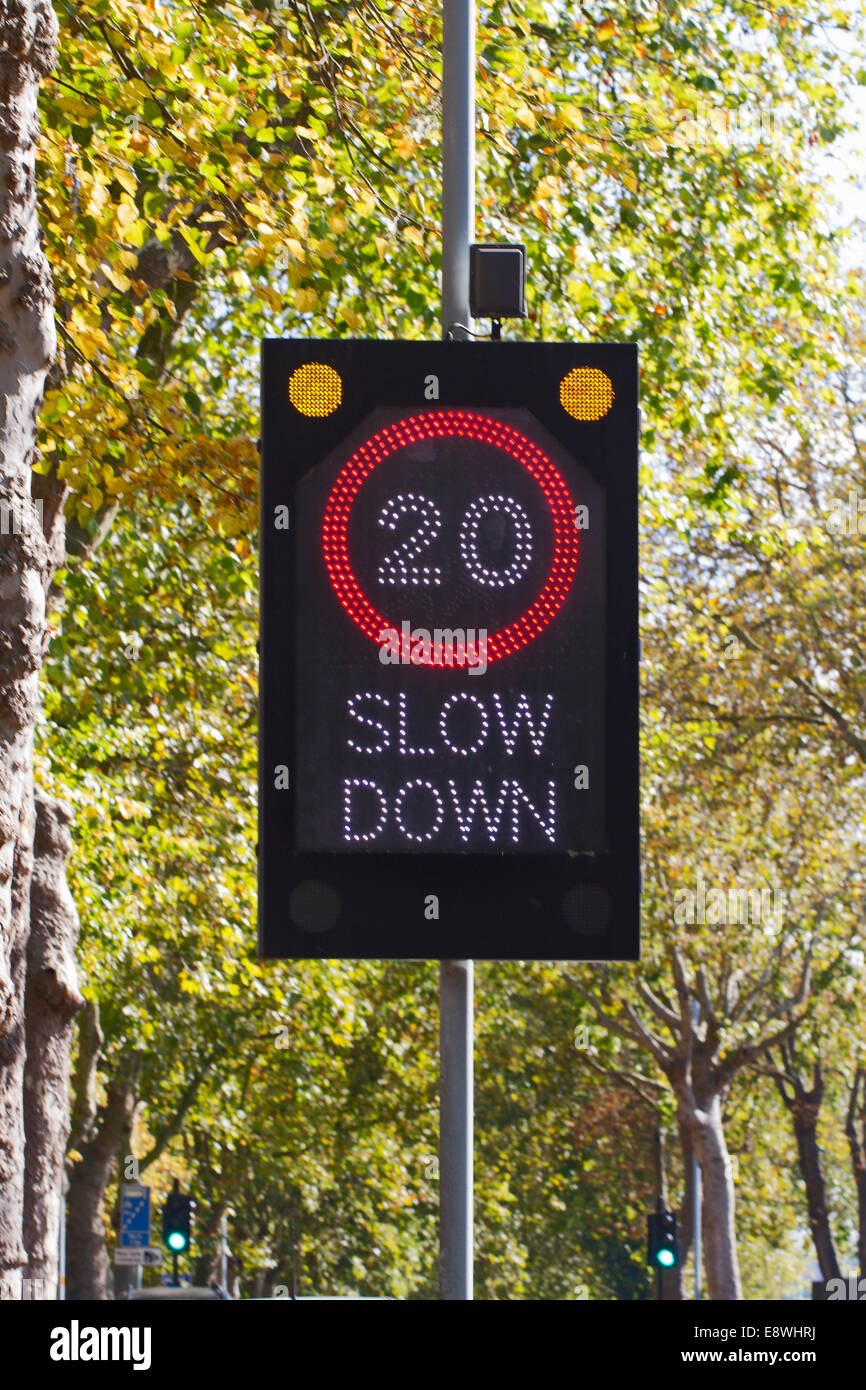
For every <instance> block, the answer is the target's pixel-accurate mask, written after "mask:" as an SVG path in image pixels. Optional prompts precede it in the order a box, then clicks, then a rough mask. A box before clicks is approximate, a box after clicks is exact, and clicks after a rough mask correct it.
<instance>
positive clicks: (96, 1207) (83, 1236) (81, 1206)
mask: <svg viewBox="0 0 866 1390" xmlns="http://www.w3.org/2000/svg"><path fill="white" fill-rule="evenodd" d="M137 1070H138V1059H137V1058H132V1059H130V1060H126V1061H124V1063H123V1064H121V1066H120V1067H119V1068H118V1073H119V1074H118V1076H117V1078H116V1080H115V1081H114V1082H112V1084H111V1085H110V1086H109V1088H108V1094H107V1096H106V1100H105V1104H104V1105H103V1106H100V1108H99V1110H98V1112H97V1116H96V1122H95V1125H94V1130H93V1135H92V1137H91V1139H90V1140H89V1141H87V1142H86V1143H83V1144H79V1146H78V1147H79V1149H80V1152H81V1158H80V1159H79V1161H78V1162H77V1163H75V1164H74V1165H73V1167H72V1170H71V1173H70V1177H69V1193H68V1196H67V1199H66V1251H67V1255H66V1297H67V1298H69V1299H91V1300H96V1301H99V1300H104V1299H109V1298H111V1297H112V1281H111V1271H110V1267H109V1263H108V1255H107V1254H106V1249H105V1219H104V1216H103V1211H104V1205H105V1192H106V1188H107V1187H108V1184H109V1182H110V1181H111V1175H112V1172H113V1171H114V1169H115V1166H116V1164H117V1160H118V1157H119V1156H120V1155H121V1153H122V1152H123V1149H124V1140H125V1138H126V1135H127V1134H128V1132H129V1128H130V1126H131V1124H132V1120H133V1117H134V1115H135V1109H136V1103H137V1094H136V1073H137Z"/></svg>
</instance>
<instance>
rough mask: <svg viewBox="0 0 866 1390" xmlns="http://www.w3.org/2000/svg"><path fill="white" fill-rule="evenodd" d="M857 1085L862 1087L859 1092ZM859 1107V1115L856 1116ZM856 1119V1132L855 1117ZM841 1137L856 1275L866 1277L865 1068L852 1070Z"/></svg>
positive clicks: (859, 1087)
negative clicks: (851, 1188) (852, 1211)
mask: <svg viewBox="0 0 866 1390" xmlns="http://www.w3.org/2000/svg"><path fill="white" fill-rule="evenodd" d="M861 1087H862V1088H863V1091H862V1092H861ZM861 1094H862V1100H861ZM858 1107H859V1116H858ZM858 1118H859V1121H860V1126H861V1129H860V1133H859V1134H858V1132H857V1121H858ZM845 1137H846V1138H847V1140H848V1148H849V1150H850V1153H851V1171H852V1172H853V1174H854V1185H855V1187H856V1189H857V1259H858V1262H859V1265H860V1278H861V1279H863V1278H866V1069H864V1068H863V1067H858V1068H857V1070H856V1071H855V1073H854V1082H853V1085H852V1087H851V1096H850V1099H849V1103H848V1114H847V1117H846V1119H845Z"/></svg>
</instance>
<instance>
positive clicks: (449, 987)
mask: <svg viewBox="0 0 866 1390" xmlns="http://www.w3.org/2000/svg"><path fill="white" fill-rule="evenodd" d="M443 5H444V9H443V28H442V336H443V337H445V338H447V337H449V336H452V337H454V338H465V337H466V334H465V332H464V331H463V330H462V329H458V328H452V325H453V324H466V325H470V319H469V246H470V243H471V242H472V241H473V240H474V237H475V0H443ZM470 326H471V325H470ZM473 995H474V990H473V965H472V961H471V960H443V961H440V963H439V1296H440V1298H442V1299H453V1300H468V1299H471V1298H472V1297H473V1280H472V1273H473V1271H472V1256H473V1211H472V1200H473V1191H472V1189H473V1176H472V1162H473V1152H472V1147H473V1077H472V1061H473V1058H472V1024H473V1020H472V1014H473Z"/></svg>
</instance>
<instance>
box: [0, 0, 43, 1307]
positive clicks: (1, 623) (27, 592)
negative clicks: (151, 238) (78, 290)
mask: <svg viewBox="0 0 866 1390" xmlns="http://www.w3.org/2000/svg"><path fill="white" fill-rule="evenodd" d="M56 42H57V21H56V19H55V17H54V12H53V10H52V8H51V5H50V3H49V0H0V506H2V508H3V513H2V516H3V519H5V523H6V524H5V528H4V530H3V533H2V534H0V1039H2V1043H0V1047H2V1051H0V1298H17V1297H20V1296H21V1290H22V1285H21V1270H22V1267H23V1264H24V1259H25V1252H24V1246H23V1243H22V1229H23V1210H24V1125H23V1077H24V1036H25V1034H24V1018H23V1015H24V984H25V975H26V950H27V934H28V930H29V927H28V919H29V887H30V882H29V876H30V870H31V865H32V828H33V727H34V723H35V717H36V685H37V680H38V676H39V671H40V669H41V666H42V661H43V657H44V648H45V634H46V629H45V587H46V585H47V582H48V570H49V566H50V556H49V548H48V546H47V545H46V541H45V537H44V535H43V532H42V527H41V525H40V524H39V519H38V514H37V511H36V509H35V508H34V506H33V502H32V498H31V495H30V475H31V468H32V464H33V460H34V449H35V439H36V417H37V412H38V409H39V406H40V404H41V400H42V394H43V391H44V387H45V379H46V376H47V373H48V369H49V367H50V365H51V362H52V360H53V357H54V352H55V346H56V342H55V333H54V318H53V296H52V287H51V276H50V272H49V270H48V265H47V263H46V261H45V257H44V256H43V253H42V249H41V244H40V233H39V223H38V217H37V208H36V184H35V174H34V163H35V155H36V142H37V139H38V136H39V115H38V109H37V100H38V95H39V82H40V80H41V79H42V78H44V77H45V76H47V74H48V73H49V72H50V71H51V68H52V66H53V64H54V58H55V51H56Z"/></svg>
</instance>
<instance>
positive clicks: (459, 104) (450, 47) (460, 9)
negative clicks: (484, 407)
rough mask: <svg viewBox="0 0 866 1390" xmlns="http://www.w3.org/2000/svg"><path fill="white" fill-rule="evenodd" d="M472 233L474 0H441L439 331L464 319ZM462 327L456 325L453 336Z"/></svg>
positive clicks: (466, 316) (459, 334)
mask: <svg viewBox="0 0 866 1390" xmlns="http://www.w3.org/2000/svg"><path fill="white" fill-rule="evenodd" d="M474 239H475V0H443V14H442V334H443V336H447V333H448V330H449V328H450V327H451V325H452V324H454V323H463V324H467V325H468V326H469V327H470V328H471V326H472V325H471V323H470V320H469V246H470V243H471V242H472V241H474ZM465 336H466V335H465V333H463V332H461V331H459V330H455V332H454V337H455V338H464V337H465Z"/></svg>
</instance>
